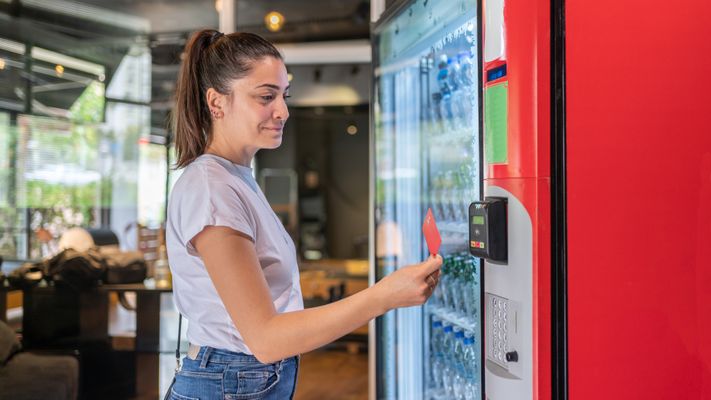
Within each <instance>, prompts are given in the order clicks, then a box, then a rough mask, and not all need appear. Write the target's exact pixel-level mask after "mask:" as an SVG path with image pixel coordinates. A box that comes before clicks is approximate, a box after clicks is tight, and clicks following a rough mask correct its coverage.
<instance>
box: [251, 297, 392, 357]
mask: <svg viewBox="0 0 711 400" xmlns="http://www.w3.org/2000/svg"><path fill="white" fill-rule="evenodd" d="M385 304H386V302H385V299H384V298H382V297H381V295H380V290H379V288H378V286H377V285H376V286H372V287H369V288H367V289H365V290H363V291H360V292H358V293H355V294H353V295H352V296H349V297H346V298H344V299H342V300H339V301H336V302H333V303H330V304H326V305H323V306H319V307H314V308H308V309H305V310H302V311H293V312H288V313H283V314H276V315H274V316H273V317H272V318H270V319H269V320H268V321H267V322H266V324H265V326H264V327H263V330H262V335H260V337H258V338H254V340H253V341H254V342H255V343H251V344H250V343H248V345H249V346H250V349H251V350H252V352H254V355H255V356H256V357H257V358H258V359H259V360H260V361H261V362H264V363H269V362H274V361H277V360H281V359H283V358H287V357H291V356H294V355H296V354H301V353H305V352H308V351H311V350H314V349H316V348H319V347H321V346H324V345H326V344H328V343H330V342H332V341H334V340H336V339H338V338H340V337H342V336H344V335H346V334H348V333H350V332H352V331H354V330H355V329H357V328H358V327H360V326H363V325H364V324H366V323H367V322H368V321H370V320H371V319H373V318H375V317H377V316H379V315H382V314H383V313H385V312H386V311H387V306H386V305H385Z"/></svg>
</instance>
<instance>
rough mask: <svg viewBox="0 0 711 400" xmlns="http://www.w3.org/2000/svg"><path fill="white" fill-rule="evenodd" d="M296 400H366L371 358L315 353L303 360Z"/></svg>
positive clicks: (328, 351)
mask: <svg viewBox="0 0 711 400" xmlns="http://www.w3.org/2000/svg"><path fill="white" fill-rule="evenodd" d="M294 399H295V400H314V399H315V400H367V399H368V354H367V353H364V352H359V353H357V354H349V353H348V352H346V351H343V350H316V351H312V352H311V353H307V354H304V355H303V356H301V364H300V366H299V378H298V381H297V383H296V396H295V397H294Z"/></svg>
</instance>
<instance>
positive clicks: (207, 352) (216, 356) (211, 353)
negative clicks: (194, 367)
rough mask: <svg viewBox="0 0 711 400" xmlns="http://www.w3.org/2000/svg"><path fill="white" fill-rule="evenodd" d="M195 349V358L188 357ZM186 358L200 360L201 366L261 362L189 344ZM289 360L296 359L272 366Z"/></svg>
mask: <svg viewBox="0 0 711 400" xmlns="http://www.w3.org/2000/svg"><path fill="white" fill-rule="evenodd" d="M195 348H199V350H198V351H197V354H196V356H195V357H194V358H193V357H190V356H191V355H192V354H194V353H195ZM191 353H192V354H191ZM188 357H189V358H190V359H192V360H200V361H201V362H200V364H201V365H202V366H205V365H207V363H208V362H212V363H218V364H262V362H261V361H259V360H258V359H257V357H255V356H253V355H252V354H245V353H238V352H234V351H229V350H222V349H216V348H214V347H210V346H197V345H194V344H190V349H189V350H188ZM291 358H294V359H296V358H297V357H296V356H294V357H290V358H287V359H284V360H281V361H277V362H276V363H274V364H279V363H283V362H286V361H289V360H290V359H291Z"/></svg>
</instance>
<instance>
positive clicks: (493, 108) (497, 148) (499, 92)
mask: <svg viewBox="0 0 711 400" xmlns="http://www.w3.org/2000/svg"><path fill="white" fill-rule="evenodd" d="M508 99H509V83H508V82H504V83H501V84H498V85H495V86H489V87H488V88H485V89H484V141H485V149H484V151H485V153H484V154H485V159H486V162H487V163H489V164H506V163H507V162H508Z"/></svg>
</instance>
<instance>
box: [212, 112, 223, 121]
mask: <svg viewBox="0 0 711 400" xmlns="http://www.w3.org/2000/svg"><path fill="white" fill-rule="evenodd" d="M210 114H212V118H214V119H220V118H222V112H221V111H217V110H210Z"/></svg>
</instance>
